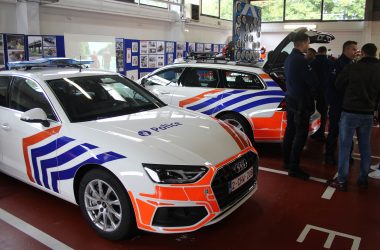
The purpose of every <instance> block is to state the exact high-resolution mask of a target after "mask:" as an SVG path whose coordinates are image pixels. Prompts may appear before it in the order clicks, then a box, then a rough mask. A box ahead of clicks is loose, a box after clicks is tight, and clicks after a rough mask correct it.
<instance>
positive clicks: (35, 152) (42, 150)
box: [30, 136, 75, 185]
mask: <svg viewBox="0 0 380 250" xmlns="http://www.w3.org/2000/svg"><path fill="white" fill-rule="evenodd" d="M74 140H75V139H73V138H69V137H66V136H62V137H60V138H58V139H56V140H54V141H52V142H50V143H48V144H46V145H44V146H41V147H39V148H34V149H32V150H31V151H30V154H31V157H32V166H33V172H34V178H35V179H36V181H37V183H38V185H41V181H40V174H39V171H38V165H37V158H38V157H40V156H43V155H47V154H50V153H51V152H53V151H55V150H57V149H58V148H60V147H62V146H64V145H66V144H67V143H69V142H72V141H74Z"/></svg>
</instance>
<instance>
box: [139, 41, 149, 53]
mask: <svg viewBox="0 0 380 250" xmlns="http://www.w3.org/2000/svg"><path fill="white" fill-rule="evenodd" d="M140 54H148V41H140Z"/></svg>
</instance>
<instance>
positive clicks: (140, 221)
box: [128, 191, 156, 232]
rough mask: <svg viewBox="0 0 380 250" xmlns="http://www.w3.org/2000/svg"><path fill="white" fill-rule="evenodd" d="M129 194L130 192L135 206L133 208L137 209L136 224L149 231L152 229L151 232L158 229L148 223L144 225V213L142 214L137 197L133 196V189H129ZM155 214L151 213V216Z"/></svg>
mask: <svg viewBox="0 0 380 250" xmlns="http://www.w3.org/2000/svg"><path fill="white" fill-rule="evenodd" d="M128 194H129V198H130V200H131V202H132V206H133V210H134V211H135V218H136V224H137V226H138V228H140V229H144V230H147V231H151V232H155V231H156V230H155V229H153V228H152V227H150V226H148V225H144V224H143V223H142V218H141V216H143V214H140V212H139V211H140V209H139V206H138V205H137V202H136V200H135V197H134V196H133V193H132V192H131V191H128ZM151 216H153V214H152V215H150V217H151Z"/></svg>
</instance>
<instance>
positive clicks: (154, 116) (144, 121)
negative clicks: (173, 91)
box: [77, 106, 248, 165]
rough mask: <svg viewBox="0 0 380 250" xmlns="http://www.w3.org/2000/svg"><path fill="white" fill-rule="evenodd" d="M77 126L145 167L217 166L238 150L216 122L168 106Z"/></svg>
mask: <svg viewBox="0 0 380 250" xmlns="http://www.w3.org/2000/svg"><path fill="white" fill-rule="evenodd" d="M77 126H80V127H81V128H82V129H83V130H86V131H87V133H86V134H89V135H90V136H92V137H93V138H92V140H95V138H96V143H97V144H99V142H101V144H102V147H108V148H112V149H114V150H117V152H120V153H122V154H123V153H124V152H127V153H126V154H127V155H128V156H129V158H130V157H140V158H144V159H145V162H146V163H156V164H182V165H186V164H202V165H203V164H205V163H211V164H217V163H220V162H222V161H224V160H225V159H227V158H229V157H231V156H233V155H236V154H238V153H239V152H240V151H241V150H242V147H241V146H240V147H239V144H238V143H237V141H236V138H235V139H234V138H233V137H232V136H231V135H230V133H231V131H229V132H228V131H227V130H226V128H225V127H224V126H225V125H224V126H222V125H221V124H220V122H219V121H216V120H215V119H213V118H210V117H208V116H205V115H202V114H199V113H195V112H193V111H188V110H185V109H182V108H176V107H171V106H165V107H163V108H159V109H155V110H151V111H145V112H141V113H136V114H131V115H125V116H119V117H113V118H107V119H102V120H97V121H90V122H83V123H79V124H78V123H77ZM89 130H91V132H90V133H89ZM239 136H241V134H239ZM245 139H246V137H244V136H243V137H242V139H241V140H245ZM244 144H245V145H248V142H247V141H245V143H244ZM240 145H241V144H240Z"/></svg>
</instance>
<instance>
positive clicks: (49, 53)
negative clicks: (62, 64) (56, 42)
mask: <svg viewBox="0 0 380 250" xmlns="http://www.w3.org/2000/svg"><path fill="white" fill-rule="evenodd" d="M43 55H44V57H57V48H56V47H44V49H43Z"/></svg>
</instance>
